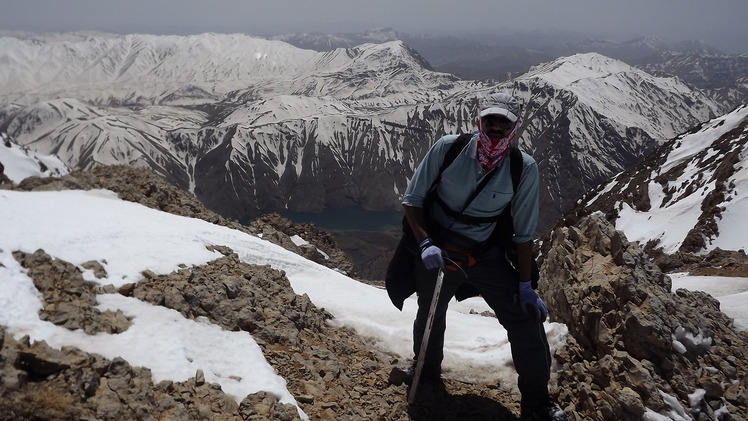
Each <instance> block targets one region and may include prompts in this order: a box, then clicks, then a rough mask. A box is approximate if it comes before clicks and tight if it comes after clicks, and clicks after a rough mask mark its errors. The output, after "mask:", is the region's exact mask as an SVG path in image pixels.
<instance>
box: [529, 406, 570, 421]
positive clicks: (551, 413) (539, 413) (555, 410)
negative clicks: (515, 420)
mask: <svg viewBox="0 0 748 421" xmlns="http://www.w3.org/2000/svg"><path fill="white" fill-rule="evenodd" d="M520 420H522V421H569V418H567V417H566V414H564V411H563V410H561V408H559V406H558V405H556V404H555V403H553V402H551V401H548V403H546V404H545V405H540V406H524V405H523V406H522V416H521V417H520Z"/></svg>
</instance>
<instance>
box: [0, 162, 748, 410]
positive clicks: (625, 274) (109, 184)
mask: <svg viewBox="0 0 748 421" xmlns="http://www.w3.org/2000/svg"><path fill="white" fill-rule="evenodd" d="M3 188H14V189H21V190H47V189H70V188H82V189H90V188H106V189H110V190H113V191H115V192H117V193H118V194H119V195H120V197H122V198H123V199H125V200H132V201H135V202H139V203H142V204H144V205H146V206H151V207H154V208H157V209H161V210H163V211H166V212H172V213H176V214H179V215H184V216H190V217H198V218H203V219H206V220H208V221H211V222H214V223H217V224H222V225H227V226H231V227H234V228H236V229H240V230H243V231H245V232H248V233H251V234H254V235H262V237H263V238H265V239H268V240H270V241H273V242H276V243H277V244H280V245H282V246H283V247H286V248H287V249H289V250H294V251H296V252H298V253H300V254H303V255H305V256H307V257H308V258H310V259H312V260H315V261H319V262H321V263H323V264H326V265H329V266H330V267H335V268H339V269H340V270H343V271H345V272H347V273H348V274H350V275H351V276H354V277H355V276H357V273H356V269H355V266H354V265H353V263H352V262H351V260H350V259H349V258H348V257H347V256H346V255H345V253H342V252H341V251H340V250H339V249H338V248H337V246H336V244H335V242H334V241H332V239H331V238H332V237H331V236H330V235H329V234H327V233H324V232H322V231H321V230H318V229H316V227H314V226H295V225H293V224H290V223H288V221H285V220H283V219H282V218H279V217H278V216H277V215H269V216H266V217H263V218H260V219H258V220H255V221H252V223H250V224H249V226H241V225H239V224H238V223H236V222H234V221H230V220H226V219H224V218H221V217H220V216H218V215H216V214H214V213H212V212H210V211H208V210H207V209H205V208H204V207H203V206H202V205H200V203H198V202H197V201H196V200H195V199H194V198H192V197H191V196H189V195H186V194H184V193H183V192H181V191H180V190H179V189H176V188H174V187H172V186H170V185H168V184H167V183H164V182H163V181H162V180H160V179H159V178H158V177H155V176H153V175H152V174H151V173H149V172H147V171H145V170H138V169H133V168H129V167H102V168H99V169H96V170H93V171H91V172H75V173H73V174H71V175H69V176H66V177H64V178H62V179H28V180H25V181H24V182H22V183H21V184H20V185H17V186H16V185H9V184H8V183H6V184H5V185H4V186H3ZM294 235H299V236H300V237H302V238H304V239H305V240H307V241H309V243H310V244H309V245H302V246H298V245H296V244H295V243H294V241H292V237H293V236H294ZM215 248H216V249H217V250H219V251H221V252H222V253H223V255H224V257H223V258H221V259H218V260H216V261H213V262H210V263H209V264H206V265H203V266H198V267H184V268H182V269H180V270H178V271H175V272H173V273H171V274H167V275H156V274H153V273H147V272H146V273H144V274H143V281H140V282H138V283H136V284H129V285H125V286H122V287H121V288H118V289H115V288H114V287H112V286H99V285H97V284H93V283H89V282H87V281H84V280H83V279H82V276H81V272H80V269H78V268H77V267H75V266H73V265H71V264H69V263H67V262H63V261H59V260H55V259H53V258H51V257H50V256H48V255H46V253H44V252H43V251H38V252H36V253H31V254H28V253H15V254H14V256H15V257H16V259H17V260H18V261H19V262H21V264H22V265H23V266H24V267H26V268H28V270H29V276H31V277H32V279H33V280H34V283H35V285H36V286H37V289H39V291H40V292H41V293H42V296H43V297H44V300H45V306H44V310H43V311H42V313H41V314H40V317H42V318H44V319H45V320H49V321H50V322H52V323H56V324H58V325H61V326H65V327H67V328H69V329H83V330H84V331H86V332H87V333H95V332H110V333H111V332H121V331H124V330H126V329H127V328H128V326H129V321H128V320H127V318H126V317H124V316H123V315H122V314H118V313H112V312H104V313H102V312H99V311H98V310H97V309H95V308H94V307H93V305H94V304H95V299H96V295H97V294H104V293H107V294H123V295H126V296H132V297H137V298H139V299H141V300H145V301H149V302H151V303H154V304H158V305H163V306H166V307H169V308H172V309H175V310H177V311H179V312H180V313H182V314H183V315H185V316H186V317H190V318H197V317H205V318H208V319H209V320H211V321H212V322H213V323H215V324H218V325H220V326H222V327H224V328H225V329H228V330H244V331H247V332H250V333H251V334H252V336H253V338H255V340H256V341H257V342H258V344H259V345H260V346H261V348H262V349H263V351H264V353H265V356H266V358H267V360H268V361H269V363H270V364H271V365H272V366H273V367H275V368H276V370H277V371H278V372H279V373H280V374H281V375H282V376H283V377H284V378H286V379H287V381H288V388H289V390H290V392H291V393H292V394H293V395H294V396H295V397H296V399H297V400H298V401H299V404H300V406H301V407H302V408H303V410H304V411H305V412H306V414H308V415H309V416H310V417H311V418H312V419H315V420H333V419H335V420H468V419H469V420H489V419H490V420H515V419H517V417H516V416H517V414H518V412H519V410H518V406H517V399H518V397H517V396H516V395H513V394H512V393H510V392H509V391H508V388H507V387H506V386H505V385H501V384H498V385H496V384H467V383H463V382H460V381H458V380H456V379H452V378H449V377H447V378H446V379H445V380H444V383H443V384H441V385H436V386H431V387H428V388H424V390H423V392H424V393H422V394H421V395H420V396H421V397H420V399H419V400H418V402H416V404H415V405H412V406H409V405H408V404H407V400H406V394H407V387H406V386H405V385H402V384H398V383H399V382H397V381H394V382H393V381H391V379H390V374H391V372H392V370H393V368H395V367H405V366H406V365H407V364H408V362H407V361H400V360H398V359H397V358H395V357H394V356H392V355H387V354H384V353H381V352H377V351H376V350H375V349H374V348H373V347H372V346H370V344H368V343H367V341H366V339H365V338H362V337H359V336H358V335H356V334H355V332H352V331H350V330H349V329H346V328H341V327H337V326H335V324H334V323H330V322H331V316H330V315H329V314H328V313H326V312H325V311H324V310H323V309H319V308H317V307H316V306H314V304H313V303H311V302H310V301H309V299H308V297H306V296H299V295H296V294H295V293H294V292H293V290H292V289H291V287H290V284H289V282H288V279H286V278H285V276H284V275H283V273H282V272H279V271H276V270H274V269H272V268H270V267H267V266H254V265H247V264H245V263H243V262H241V261H240V260H239V259H238V258H237V256H236V255H235V254H234V253H233V252H232V251H231V250H230V249H228V248H225V247H222V246H221V245H215ZM543 256H545V259H544V262H543V265H542V275H543V279H546V280H554V282H544V283H543V284H542V285H541V293H542V295H543V297H544V298H545V299H546V301H547V303H548V305H549V308H550V310H551V313H552V314H553V317H554V318H555V320H556V321H560V322H563V323H566V324H567V326H569V330H570V335H571V336H570V338H569V341H568V344H567V346H565V347H564V348H562V349H561V350H559V352H558V353H557V355H556V356H555V358H556V361H557V363H558V364H559V367H560V370H559V374H558V375H557V376H556V377H554V379H553V394H554V396H555V397H556V398H557V399H558V401H559V403H560V404H561V406H562V407H564V408H565V409H566V410H567V412H568V413H569V414H570V419H572V420H578V421H579V420H600V421H603V420H612V419H615V420H640V419H641V416H642V414H643V411H644V408H645V407H647V408H651V409H654V410H666V409H668V405H667V403H666V399H665V397H664V396H663V393H665V394H666V395H665V396H668V395H669V396H673V397H674V399H676V400H678V401H679V402H682V403H684V405H686V408H685V411H686V412H687V413H688V414H689V416H691V417H692V418H693V419H696V420H707V419H709V420H712V419H718V418H717V415H719V414H721V413H725V410H726V411H729V414H726V415H722V418H719V419H722V420H728V419H729V420H745V419H746V418H747V417H748V415H747V414H748V384H747V383H746V382H747V381H748V380H747V379H746V376H745V373H746V372H748V335H746V333H745V332H738V331H736V330H735V329H734V327H733V326H732V323H731V321H730V320H729V319H728V318H726V317H725V316H724V315H723V314H722V313H720V312H719V311H718V303H717V302H716V301H715V300H714V299H712V298H711V297H709V296H707V295H706V294H703V293H690V292H687V291H679V292H678V293H677V294H671V293H669V292H668V291H669V278H668V277H667V276H666V275H665V274H664V273H663V271H662V269H661V267H665V266H666V265H664V264H663V262H666V261H667V259H665V258H664V257H663V256H659V260H658V261H659V262H660V263H658V264H660V266H659V267H658V266H657V265H655V264H653V263H651V259H649V257H647V255H646V254H644V252H643V251H642V250H641V249H640V248H638V246H636V245H635V244H630V243H628V242H627V241H626V240H625V238H623V237H622V236H621V235H620V233H617V232H616V231H615V230H613V229H612V226H610V224H608V223H607V221H605V220H604V218H601V217H599V216H598V217H595V215H592V216H589V217H585V218H583V219H580V220H579V221H575V224H574V225H569V226H565V227H558V228H557V229H556V230H555V231H554V233H553V235H551V236H550V237H549V240H548V241H546V242H544V250H543ZM744 257H745V256H744V254H743V255H741V254H740V253H737V254H736V253H727V252H726V253H723V254H720V253H715V255H714V256H713V257H711V258H710V260H705V259H701V260H699V261H696V260H698V259H695V260H694V261H693V262H690V260H689V259H690V258H691V257H689V256H680V257H673V258H671V259H675V260H671V261H670V262H671V263H670V265H671V266H673V265H675V266H677V267H678V268H681V269H682V268H690V269H693V270H694V271H696V270H705V271H723V272H729V273H730V274H734V273H743V272H741V271H742V270H744V268H745V267H746V266H745V259H744ZM673 262H675V263H673ZM689 262H690V263H689ZM705 262H706V263H705ZM87 267H89V268H93V269H95V270H99V271H100V273H101V271H102V270H103V269H102V268H101V267H100V266H99V267H98V268H97V263H96V262H89V263H87ZM102 275H103V273H102ZM679 329H680V330H679ZM679 332H680V333H679ZM697 332H701V333H703V334H704V335H705V336H708V337H709V338H712V345H711V346H709V347H688V346H684V349H683V350H682V351H683V352H678V351H676V350H674V343H675V342H677V340H678V339H681V340H682V339H683V337H682V336H683V335H686V333H694V334H696V333H697ZM678 335H681V336H680V337H679V336H678ZM686 342H687V341H686ZM393 383H394V384H393ZM0 385H2V387H0V419H2V420H6V419H7V420H11V419H13V420H32V419H34V420H41V419H45V420H53V419H101V420H121V419H154V420H155V419H180V420H181V419H185V420H189V419H217V420H222V419H236V420H240V419H244V420H266V419H273V420H294V419H298V415H297V412H296V410H295V408H293V407H292V406H290V405H283V404H280V403H279V402H277V400H276V399H275V398H274V397H273V396H271V395H268V394H264V393H258V394H254V395H249V396H247V397H245V398H243V399H241V400H239V401H237V400H236V399H234V398H232V397H230V396H227V395H225V394H224V393H223V392H222V391H221V389H220V387H219V386H218V385H216V384H210V383H206V382H205V380H204V378H203V376H202V373H200V372H197V373H195V377H194V378H192V379H190V380H188V381H186V382H181V383H175V382H161V383H158V384H154V383H153V380H152V378H151V376H150V372H149V370H148V369H144V368H141V367H132V366H130V365H129V364H128V363H127V362H126V361H123V360H121V359H115V360H111V361H110V360H106V359H104V358H102V357H100V356H97V355H93V354H87V353H84V352H81V351H80V350H77V349H68V348H65V349H62V350H55V349H51V348H49V347H48V346H47V345H46V344H45V343H43V342H42V343H29V341H28V339H27V338H19V339H14V338H13V337H11V336H10V335H7V334H5V332H4V330H3V329H2V327H0ZM696 389H703V390H704V391H705V399H704V400H703V401H701V402H700V403H698V404H696V405H694V407H693V408H691V407H688V404H687V403H688V401H689V400H688V394H690V393H693V391H694V390H696Z"/></svg>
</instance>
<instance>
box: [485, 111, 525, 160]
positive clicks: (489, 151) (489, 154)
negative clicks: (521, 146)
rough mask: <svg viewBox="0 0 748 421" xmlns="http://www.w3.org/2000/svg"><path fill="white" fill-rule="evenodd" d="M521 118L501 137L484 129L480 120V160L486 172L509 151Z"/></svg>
mask: <svg viewBox="0 0 748 421" xmlns="http://www.w3.org/2000/svg"><path fill="white" fill-rule="evenodd" d="M521 122H522V121H521V120H517V123H516V124H515V125H514V128H513V129H512V131H511V132H510V133H509V134H508V135H507V136H506V137H503V138H501V139H493V138H490V137H488V135H487V134H486V133H485V132H484V131H483V128H482V127H481V126H480V120H479V121H478V160H479V161H480V165H481V167H483V171H484V172H488V171H489V170H490V169H491V168H493V166H494V165H496V163H497V162H499V160H501V158H503V157H504V155H506V154H507V152H509V144H510V143H512V140H513V139H514V137H515V136H517V131H518V129H519V126H520V123H521Z"/></svg>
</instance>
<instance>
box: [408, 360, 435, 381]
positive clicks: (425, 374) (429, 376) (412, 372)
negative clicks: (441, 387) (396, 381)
mask: <svg viewBox="0 0 748 421" xmlns="http://www.w3.org/2000/svg"><path fill="white" fill-rule="evenodd" d="M441 372H442V370H441V368H433V367H423V368H422V369H421V378H420V380H419V381H420V382H421V383H437V382H440V381H441V379H442V373H441ZM415 376H416V363H413V365H411V366H410V367H408V369H407V370H405V384H407V385H408V386H410V385H411V384H412V383H413V378H414V377H415Z"/></svg>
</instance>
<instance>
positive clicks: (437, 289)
mask: <svg viewBox="0 0 748 421" xmlns="http://www.w3.org/2000/svg"><path fill="white" fill-rule="evenodd" d="M443 283H444V272H443V271H442V270H441V269H439V274H438V275H437V276H436V285H435V286H434V296H433V297H432V298H431V307H430V308H429V317H428V319H427V321H426V330H424V332H423V339H421V350H420V351H419V352H418V360H416V372H415V374H414V375H413V381H412V382H411V384H410V393H409V394H408V404H409V405H412V404H413V402H415V399H416V390H418V381H419V380H420V379H421V371H423V363H424V360H425V359H426V348H427V347H428V344H429V336H431V327H432V326H433V324H434V316H435V315H436V304H437V303H438V302H439V295H441V292H442V284H443Z"/></svg>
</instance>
